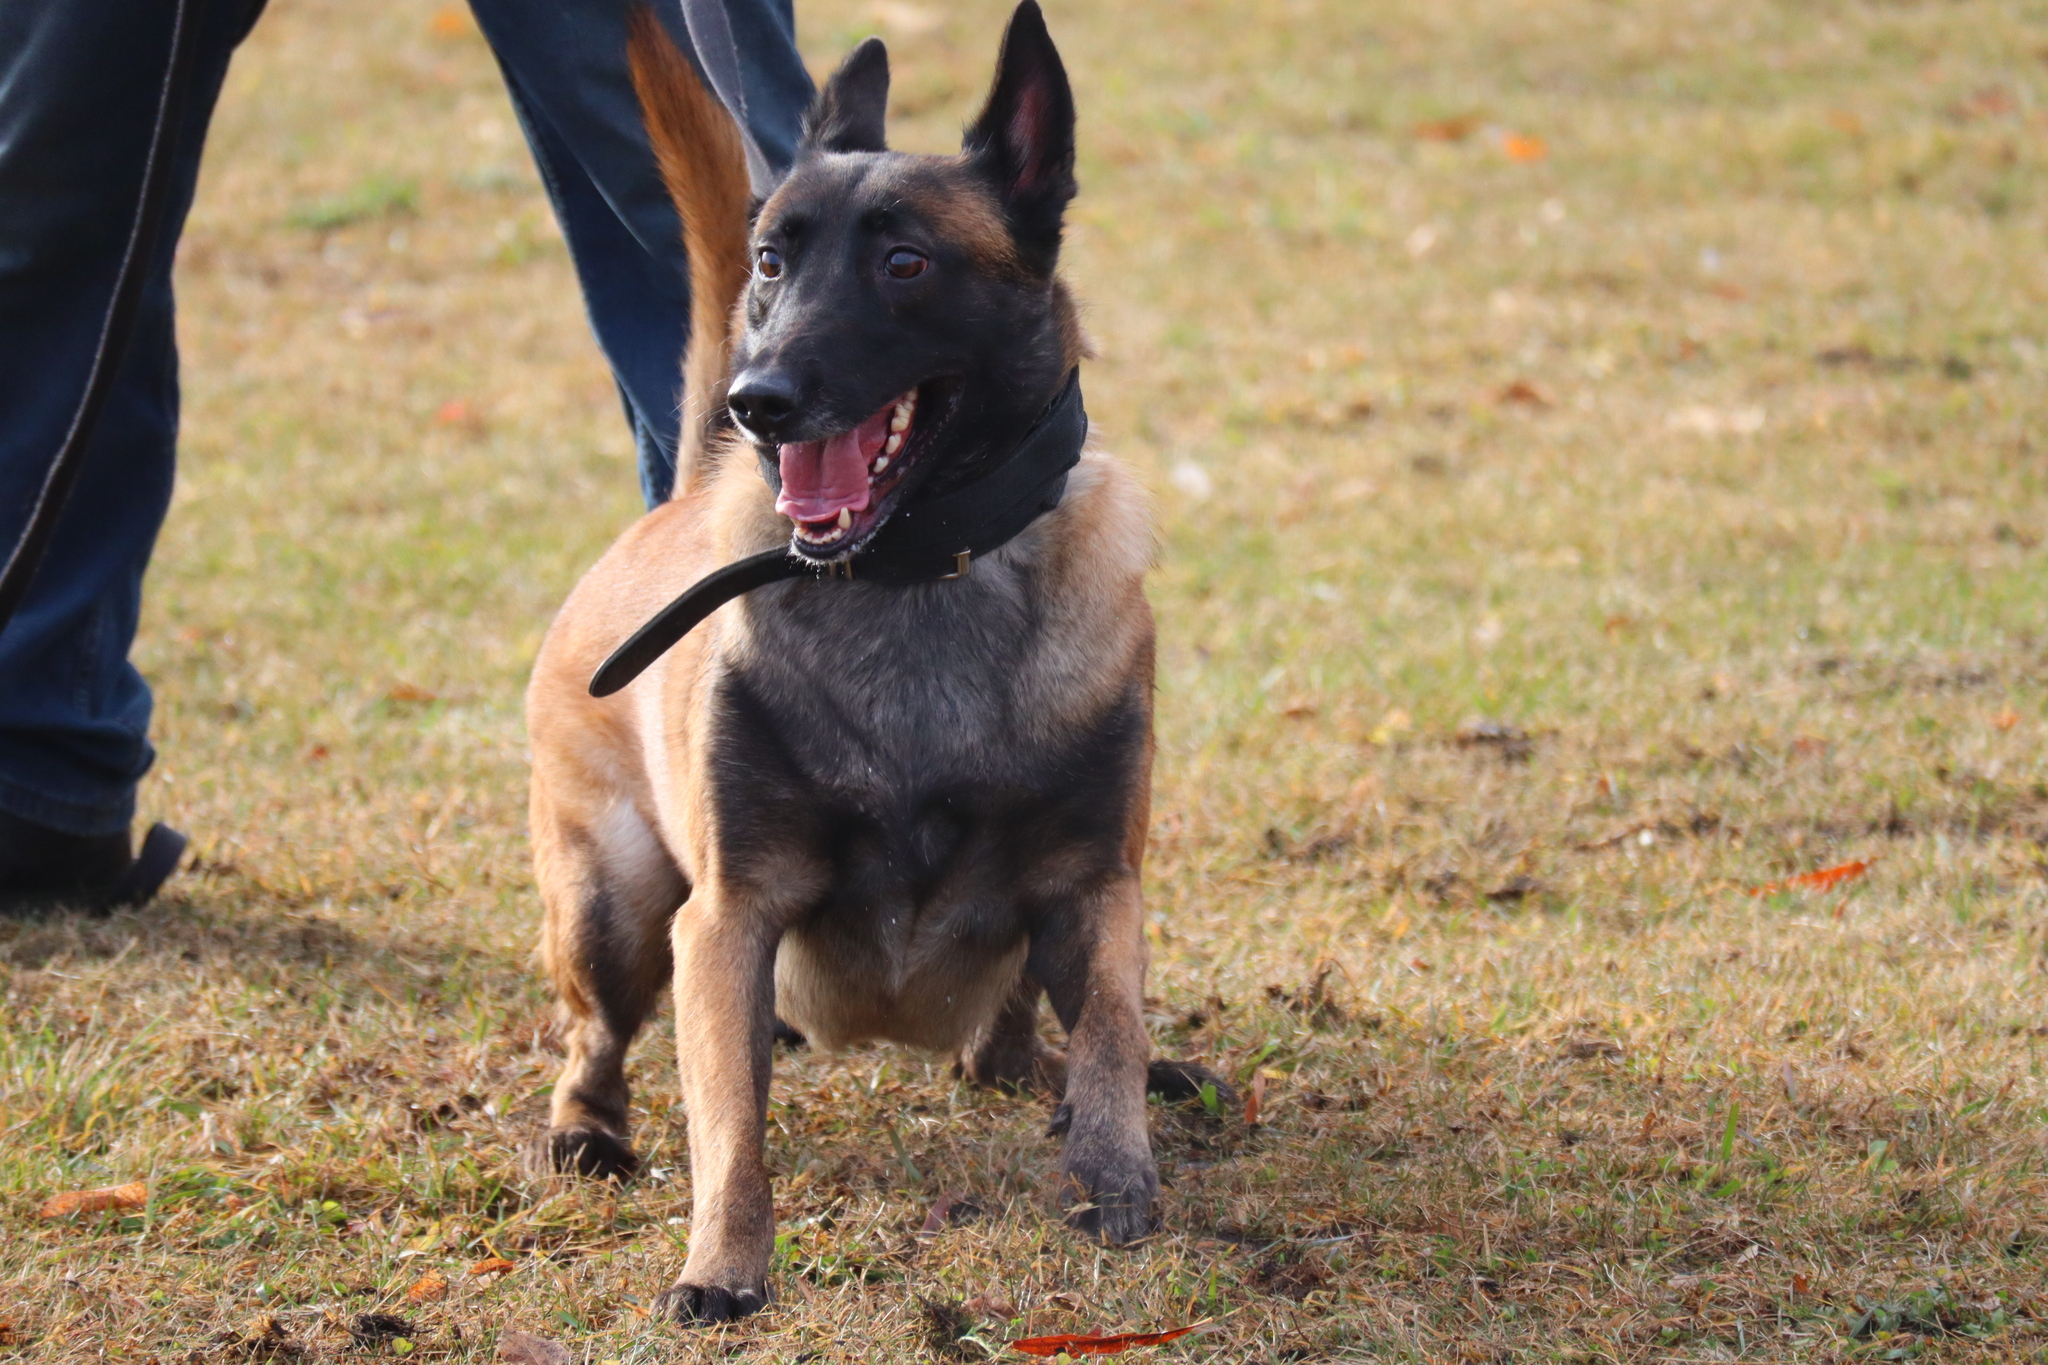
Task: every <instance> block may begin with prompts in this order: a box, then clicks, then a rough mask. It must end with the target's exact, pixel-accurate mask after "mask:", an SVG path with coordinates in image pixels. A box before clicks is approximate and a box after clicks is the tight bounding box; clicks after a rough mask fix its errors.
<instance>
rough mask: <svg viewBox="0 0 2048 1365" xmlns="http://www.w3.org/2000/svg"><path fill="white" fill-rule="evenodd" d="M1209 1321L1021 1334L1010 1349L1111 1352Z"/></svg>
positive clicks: (1149, 1342) (1161, 1339) (1174, 1335)
mask: <svg viewBox="0 0 2048 1365" xmlns="http://www.w3.org/2000/svg"><path fill="white" fill-rule="evenodd" d="M1207 1322H1208V1319H1207V1318H1204V1319H1203V1320H1202V1321H1201V1322H1191V1323H1189V1324H1188V1325H1187V1326H1185V1327H1176V1328H1174V1329H1172V1330H1171V1331H1167V1332H1120V1333H1116V1334H1113V1335H1102V1334H1099V1333H1094V1332H1083V1333H1075V1334H1067V1335H1062V1336H1051V1337H1024V1338H1022V1339H1021V1340H1018V1341H1013V1342H1011V1343H1010V1349H1011V1350H1013V1351H1022V1352H1023V1353H1024V1354H1025V1355H1027V1356H1056V1355H1058V1354H1060V1352H1062V1351H1064V1352H1066V1353H1067V1354H1068V1355H1070V1356H1110V1355H1115V1354H1117V1353H1118V1352H1119V1351H1128V1350H1130V1349H1131V1347H1133V1346H1157V1345H1159V1344H1160V1343H1161V1342H1167V1341H1175V1340H1178V1339H1179V1338H1181V1337H1184V1336H1186V1335H1187V1334H1188V1333H1190V1332H1192V1331H1194V1330H1195V1329H1196V1328H1197V1327H1201V1326H1203V1325H1205V1324H1206V1323H1207Z"/></svg>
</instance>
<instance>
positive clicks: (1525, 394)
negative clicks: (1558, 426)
mask: <svg viewBox="0 0 2048 1365" xmlns="http://www.w3.org/2000/svg"><path fill="white" fill-rule="evenodd" d="M1493 401H1494V402H1496V403H1520V404H1522V405H1523V406H1524V407H1530V408H1547V407H1549V406H1550V400H1549V399H1548V398H1546V397H1544V396H1543V390H1541V389H1539V388H1537V387H1536V386H1535V385H1534V384H1531V383H1530V382H1529V381H1528V380H1526V379H1517V380H1516V381H1515V382H1514V383H1512V384H1509V385H1507V386H1506V387H1505V388H1503V389H1502V390H1501V391H1500V392H1499V393H1496V394H1495V395H1494V396H1493Z"/></svg>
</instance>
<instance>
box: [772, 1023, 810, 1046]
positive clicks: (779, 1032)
mask: <svg viewBox="0 0 2048 1365" xmlns="http://www.w3.org/2000/svg"><path fill="white" fill-rule="evenodd" d="M775 1041H776V1042H778V1043H780V1044H782V1045H783V1046H784V1047H786V1048H791V1049H795V1048H800V1047H805V1046H808V1045H809V1043H810V1039H808V1038H806V1037H804V1036H803V1034H801V1033H799V1032H797V1031H796V1030H795V1029H793V1028H791V1027H790V1026H789V1025H788V1024H785V1023H783V1022H782V1020H781V1019H777V1020H776V1021H775Z"/></svg>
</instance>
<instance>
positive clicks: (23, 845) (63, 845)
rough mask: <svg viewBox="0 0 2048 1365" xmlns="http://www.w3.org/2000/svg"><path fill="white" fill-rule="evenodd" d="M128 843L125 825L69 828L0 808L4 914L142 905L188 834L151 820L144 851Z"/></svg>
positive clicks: (181, 852) (173, 864) (174, 864)
mask: <svg viewBox="0 0 2048 1365" xmlns="http://www.w3.org/2000/svg"><path fill="white" fill-rule="evenodd" d="M129 848H130V845H129V840H128V835H127V833H126V831H123V832H122V833H120V834H100V835H80V834H66V833H64V832H63V831H62V830H55V829H49V828H47V827H45V826H43V825H37V824H31V823H30V822H29V821H27V820H23V819H21V818H20V817H19V816H15V815H9V814H8V813H7V812H5V811H0V914H15V915H18V914H22V913H25V912H28V911H34V910H47V909H51V908H53V907H56V906H60V905H67V906H75V907H78V908H81V909H85V910H91V911H95V912H98V913H101V914H104V913H106V912H107V911H109V910H112V909H114V908H115V907H116V906H124V905H141V904H143V903H144V902H146V901H148V900H149V899H150V898H151V897H152V896H154V895H156V893H157V888H158V887H160V886H162V885H163V884H164V879H165V878H167V877H169V876H170V875H171V873H173V872H175V871H177V869H178V862H179V860H180V859H182V858H183V857H184V856H185V836H184V835H182V834H180V833H178V832H177V831H176V830H174V829H172V828H171V827H170V826H169V825H152V826H151V827H150V830H149V833H148V835H147V836H145V837H144V839H143V841H142V852H141V853H140V854H139V855H137V854H133V853H131V852H130V851H129Z"/></svg>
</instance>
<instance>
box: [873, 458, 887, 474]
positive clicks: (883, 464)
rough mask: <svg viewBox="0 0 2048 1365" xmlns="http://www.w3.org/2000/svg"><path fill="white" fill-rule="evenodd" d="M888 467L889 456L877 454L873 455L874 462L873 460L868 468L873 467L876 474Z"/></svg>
mask: <svg viewBox="0 0 2048 1365" xmlns="http://www.w3.org/2000/svg"><path fill="white" fill-rule="evenodd" d="M888 467H889V457H888V456H887V455H877V456H875V462H874V464H873V465H872V466H870V468H872V469H873V470H874V471H875V473H877V474H879V473H881V472H882V471H883V470H885V469H887V468H888Z"/></svg>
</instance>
